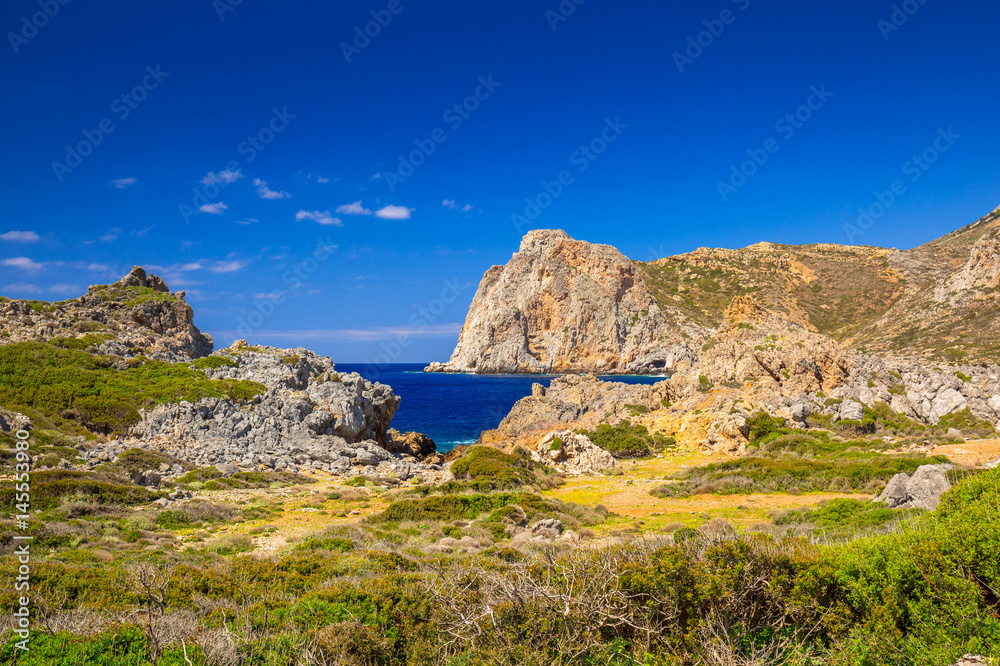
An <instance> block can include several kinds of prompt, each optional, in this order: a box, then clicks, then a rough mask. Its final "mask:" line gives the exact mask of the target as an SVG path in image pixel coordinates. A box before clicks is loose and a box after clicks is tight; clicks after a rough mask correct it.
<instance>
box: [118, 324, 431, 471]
mask: <svg viewBox="0 0 1000 666" xmlns="http://www.w3.org/2000/svg"><path fill="white" fill-rule="evenodd" d="M212 356H213V357H218V358H220V359H221V360H222V361H223V362H222V363H220V365H219V367H216V368H211V369H208V370H205V374H206V376H207V377H208V378H209V379H235V380H250V381H255V382H259V383H261V384H263V385H265V386H266V387H267V392H266V393H264V394H263V395H261V396H258V397H257V398H254V399H252V400H251V401H249V402H248V403H247V404H238V403H236V402H233V401H230V400H223V399H218V398H204V399H202V400H199V401H198V402H195V403H188V402H181V403H179V404H166V405H159V406H157V407H155V408H153V409H152V410H150V411H148V412H144V413H143V419H142V422H141V423H139V424H137V425H136V426H134V427H133V429H132V431H131V432H130V434H129V437H128V438H127V439H126V440H125V441H124V442H122V443H120V444H119V445H118V446H119V447H128V446H139V447H141V448H144V449H153V450H157V451H162V452H164V453H169V454H171V455H174V456H176V457H178V458H181V459H183V460H188V461H191V462H194V463H197V464H199V465H218V464H224V463H235V464H236V465H238V466H239V467H241V468H243V469H260V468H274V469H291V470H300V469H316V470H324V471H328V472H334V473H347V472H350V471H352V470H360V469H369V470H372V471H375V472H379V473H385V474H387V475H388V474H393V475H396V476H409V475H411V474H413V473H416V472H419V471H421V470H423V469H424V467H423V466H421V465H419V464H417V461H416V456H413V458H414V459H413V460H412V461H411V462H407V461H405V460H401V459H400V457H397V456H394V455H393V454H392V453H390V452H389V451H387V450H386V448H385V446H386V435H387V431H388V429H389V425H390V423H391V421H392V417H393V415H394V414H395V413H396V409H397V408H398V407H399V401H400V399H399V397H398V396H396V395H394V394H393V392H392V389H391V388H390V387H388V386H384V385H382V384H372V383H371V382H369V381H367V380H365V379H362V378H361V376H360V375H358V374H357V373H352V374H341V373H338V372H337V371H336V368H335V366H334V364H333V363H332V362H331V360H330V359H329V358H327V357H323V356H319V355H317V354H314V353H313V352H310V351H308V350H305V349H276V348H273V347H261V346H249V345H247V344H246V342H245V341H243V340H238V341H236V342H235V343H233V345H232V346H231V347H229V348H227V349H223V350H221V351H219V352H216V353H215V354H213V355H212ZM392 439H393V441H395V437H393V438H392ZM432 444H433V443H430V444H427V443H426V442H422V443H421V447H422V448H423V447H426V448H432Z"/></svg>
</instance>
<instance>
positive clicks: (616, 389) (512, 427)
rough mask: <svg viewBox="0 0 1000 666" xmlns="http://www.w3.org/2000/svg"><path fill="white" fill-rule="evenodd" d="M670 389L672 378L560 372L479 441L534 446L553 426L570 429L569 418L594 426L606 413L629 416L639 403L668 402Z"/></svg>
mask: <svg viewBox="0 0 1000 666" xmlns="http://www.w3.org/2000/svg"><path fill="white" fill-rule="evenodd" d="M670 391H671V389H670V386H669V384H668V382H666V381H663V382H658V383H656V384H653V385H648V384H645V385H644V384H625V383H623V382H615V381H602V380H600V379H598V378H597V377H595V376H593V375H566V376H564V377H557V378H556V379H553V380H552V382H551V383H550V384H549V387H548V389H546V391H545V395H542V396H538V395H531V396H528V397H525V398H521V399H520V400H518V401H517V402H516V403H515V404H514V406H513V407H512V408H511V410H510V412H509V413H508V414H507V416H505V417H504V419H503V420H502V421H501V422H500V425H499V426H497V428H496V429H495V430H488V431H486V432H484V433H482V435H481V436H480V438H479V442H478V443H480V444H495V445H500V446H502V447H504V448H508V447H510V448H512V446H511V445H512V444H514V443H517V444H522V445H524V446H525V448H527V449H529V450H534V449H535V448H536V447H537V443H538V437H539V436H540V435H541V434H544V433H545V432H547V431H550V430H565V429H566V426H567V425H568V424H573V425H574V426H575V427H578V428H593V427H595V426H596V425H597V423H598V422H599V421H601V420H602V419H609V420H611V421H618V420H621V419H622V418H625V417H628V416H629V414H630V410H632V409H635V408H636V407H641V408H644V409H646V410H653V409H656V408H659V407H662V405H663V402H664V401H666V400H668V399H669V398H670V396H671V392H670Z"/></svg>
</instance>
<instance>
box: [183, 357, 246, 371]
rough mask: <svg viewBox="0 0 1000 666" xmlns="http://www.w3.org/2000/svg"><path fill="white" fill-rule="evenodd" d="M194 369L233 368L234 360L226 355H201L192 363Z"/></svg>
mask: <svg viewBox="0 0 1000 666" xmlns="http://www.w3.org/2000/svg"><path fill="white" fill-rule="evenodd" d="M192 365H193V366H194V368H195V370H208V369H209V368H211V369H215V368H235V367H236V361H234V360H233V359H231V358H229V357H228V356H203V357H202V358H196V359H195V360H194V363H192Z"/></svg>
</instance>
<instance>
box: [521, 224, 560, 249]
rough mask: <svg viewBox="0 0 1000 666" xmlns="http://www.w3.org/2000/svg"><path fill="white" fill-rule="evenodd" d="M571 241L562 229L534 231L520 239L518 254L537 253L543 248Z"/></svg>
mask: <svg viewBox="0 0 1000 666" xmlns="http://www.w3.org/2000/svg"><path fill="white" fill-rule="evenodd" d="M566 240H568V241H571V240H573V239H572V238H570V235H569V234H568V233H566V232H565V231H563V230H562V229H534V230H532V231H529V232H528V233H526V234H525V235H524V238H522V239H521V247H520V250H519V251H520V252H537V251H539V250H540V249H541V248H543V247H551V246H552V245H555V244H557V243H558V242H560V241H566Z"/></svg>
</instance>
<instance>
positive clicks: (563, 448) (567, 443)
mask: <svg viewBox="0 0 1000 666" xmlns="http://www.w3.org/2000/svg"><path fill="white" fill-rule="evenodd" d="M530 453H531V458H532V459H533V460H534V461H535V462H540V463H542V464H544V465H548V466H550V467H555V468H556V469H558V470H559V471H560V472H562V473H564V474H568V475H569V476H581V475H592V474H599V473H600V472H602V471H603V470H606V469H610V468H611V467H614V466H615V459H614V457H613V456H612V455H611V454H610V453H608V452H607V451H605V450H604V449H602V448H601V447H599V446H596V445H595V444H594V443H593V442H591V441H590V438H589V437H587V436H586V435H578V434H576V433H575V432H573V431H572V430H555V431H553V432H550V433H548V434H547V435H545V436H544V437H542V439H541V440H539V442H538V446H536V447H535V448H534V449H532V450H531V451H530Z"/></svg>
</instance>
